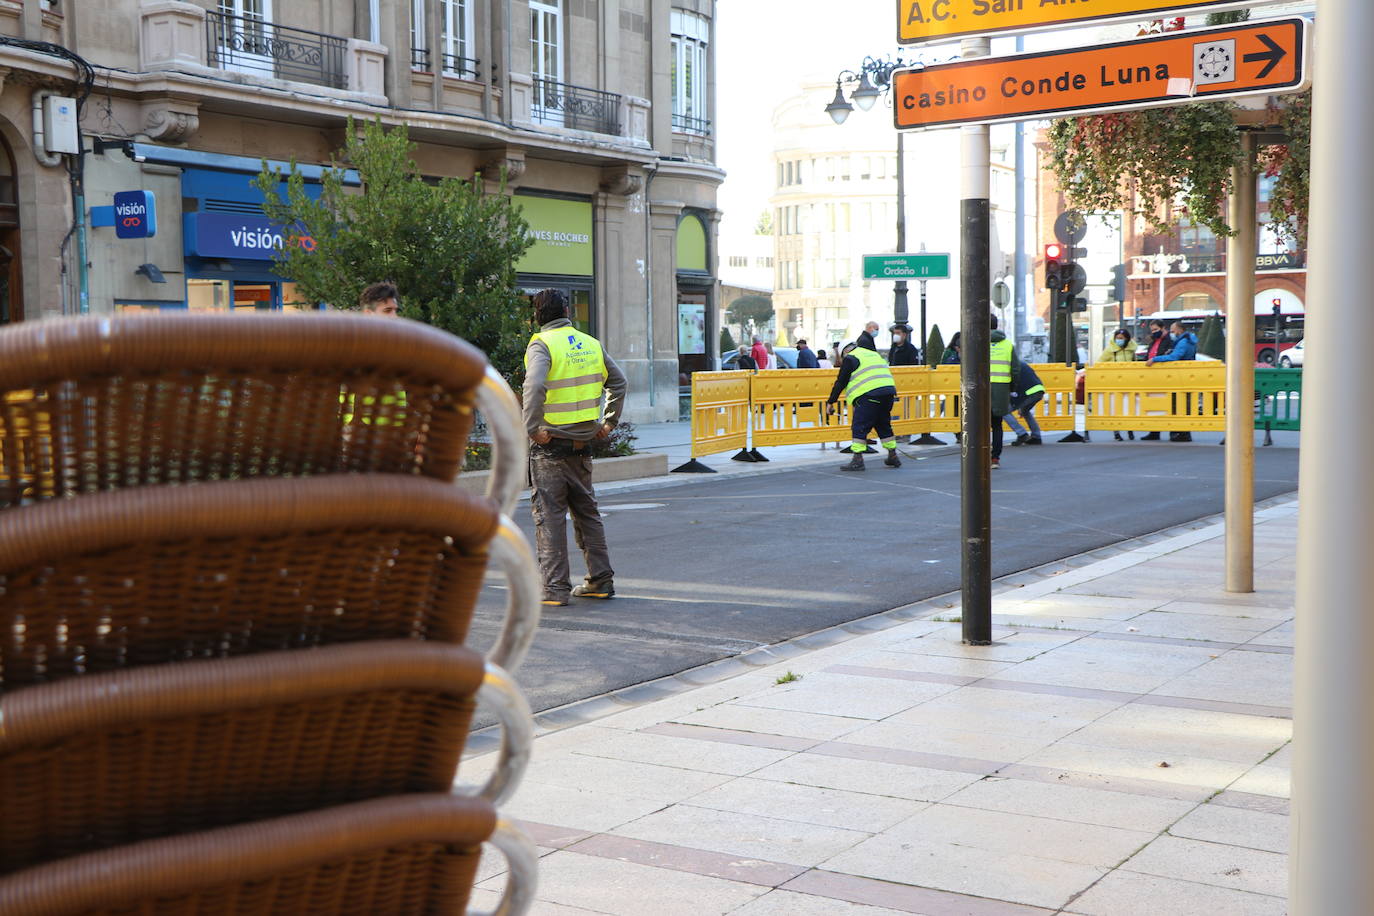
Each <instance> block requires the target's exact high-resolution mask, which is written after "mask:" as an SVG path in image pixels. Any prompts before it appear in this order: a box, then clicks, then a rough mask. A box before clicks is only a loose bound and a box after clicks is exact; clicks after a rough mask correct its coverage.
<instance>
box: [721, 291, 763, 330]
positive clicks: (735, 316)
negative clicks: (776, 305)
mask: <svg viewBox="0 0 1374 916" xmlns="http://www.w3.org/2000/svg"><path fill="white" fill-rule="evenodd" d="M726 314H727V315H729V316H730V320H731V321H732V322H734V323H735V324H738V325H747V324H748V323H749V322H751V321H752V322H753V323H754V327H755V328H756V329H762V328H763V326H764V325H766V324H767V323H768V322H770V321H772V320H773V297H772V296H740V297H739V298H738V299H736V300H735V301H734V302H731V303H730V305H729V306H728V307H727V308H726Z"/></svg>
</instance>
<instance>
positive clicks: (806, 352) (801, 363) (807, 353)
mask: <svg viewBox="0 0 1374 916" xmlns="http://www.w3.org/2000/svg"><path fill="white" fill-rule="evenodd" d="M820 367H821V364H820V362H819V361H817V359H816V351H815V350H813V349H811V348H810V347H808V346H807V345H806V341H804V340H799V341H797V368H798V369H819V368H820Z"/></svg>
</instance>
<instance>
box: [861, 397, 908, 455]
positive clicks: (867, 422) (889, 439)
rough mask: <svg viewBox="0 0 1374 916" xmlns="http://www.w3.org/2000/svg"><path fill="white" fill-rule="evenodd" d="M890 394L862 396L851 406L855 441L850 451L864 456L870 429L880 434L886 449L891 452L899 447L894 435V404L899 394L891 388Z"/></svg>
mask: <svg viewBox="0 0 1374 916" xmlns="http://www.w3.org/2000/svg"><path fill="white" fill-rule="evenodd" d="M878 390H879V391H882V390H883V389H881V388H880V389H878ZM888 392H889V393H888V394H861V395H859V396H858V397H857V398H855V400H854V403H853V404H850V405H849V417H850V421H851V426H850V435H851V436H852V437H853V440H854V441H853V443H852V444H851V445H850V450H851V451H853V452H855V453H856V454H863V453H864V452H865V451H867V450H868V442H867V440H868V431H869V430H870V429H871V430H874V431H876V432H877V433H878V438H879V439H881V440H882V444H883V447H884V448H887V449H889V450H891V449H895V448H896V447H897V437H896V436H894V435H893V434H892V402H893V401H895V400H897V392H896V391H894V390H892V389H891V388H889V389H888Z"/></svg>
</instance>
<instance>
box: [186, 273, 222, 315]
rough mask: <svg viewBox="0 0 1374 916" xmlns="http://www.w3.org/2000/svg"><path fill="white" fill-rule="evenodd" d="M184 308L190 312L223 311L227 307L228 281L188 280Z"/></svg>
mask: <svg viewBox="0 0 1374 916" xmlns="http://www.w3.org/2000/svg"><path fill="white" fill-rule="evenodd" d="M186 307H187V308H189V309H191V310H192V311H224V310H225V309H227V308H228V307H229V281H228V280H202V279H197V278H194V277H192V278H190V279H188V280H187V281H186Z"/></svg>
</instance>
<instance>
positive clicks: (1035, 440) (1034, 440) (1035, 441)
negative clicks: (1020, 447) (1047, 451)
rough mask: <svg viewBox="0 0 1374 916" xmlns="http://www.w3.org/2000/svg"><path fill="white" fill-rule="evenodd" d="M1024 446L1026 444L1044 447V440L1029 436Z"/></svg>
mask: <svg viewBox="0 0 1374 916" xmlns="http://www.w3.org/2000/svg"><path fill="white" fill-rule="evenodd" d="M1026 444H1027V445H1044V444H1045V440H1044V439H1041V438H1040V437H1039V436H1031V437H1030V438H1028V439H1027V440H1026Z"/></svg>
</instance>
